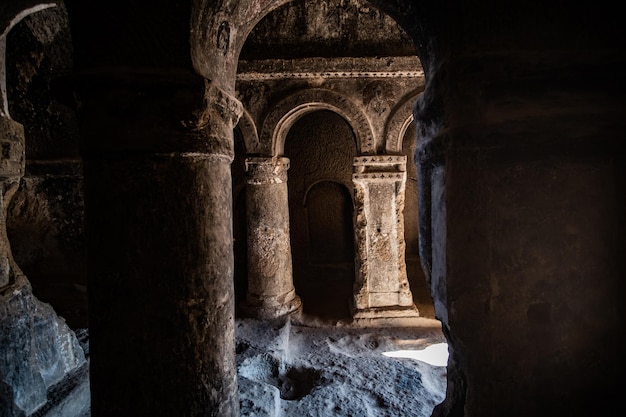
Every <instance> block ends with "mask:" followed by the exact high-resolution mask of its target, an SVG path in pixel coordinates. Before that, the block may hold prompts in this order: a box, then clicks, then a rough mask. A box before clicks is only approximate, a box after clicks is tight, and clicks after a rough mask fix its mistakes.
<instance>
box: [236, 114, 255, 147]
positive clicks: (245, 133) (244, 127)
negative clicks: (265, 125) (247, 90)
mask: <svg viewBox="0 0 626 417" xmlns="http://www.w3.org/2000/svg"><path fill="white" fill-rule="evenodd" d="M237 125H238V126H239V130H240V131H241V136H242V137H243V143H244V147H245V150H246V154H253V153H259V151H260V149H259V133H258V132H257V128H256V124H255V123H254V120H253V119H252V116H251V115H250V113H249V112H248V111H247V110H245V109H244V110H243V114H242V115H241V117H240V118H239V123H238V124H237Z"/></svg>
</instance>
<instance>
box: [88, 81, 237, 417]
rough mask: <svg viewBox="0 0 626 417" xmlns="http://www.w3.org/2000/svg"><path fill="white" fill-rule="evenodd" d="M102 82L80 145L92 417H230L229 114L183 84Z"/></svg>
mask: <svg viewBox="0 0 626 417" xmlns="http://www.w3.org/2000/svg"><path fill="white" fill-rule="evenodd" d="M111 81H112V82H111V83H110V84H109V85H107V84H106V82H105V81H103V82H102V85H105V86H107V87H108V88H105V89H103V90H101V91H97V92H96V94H95V95H93V94H92V95H90V96H88V97H86V99H85V103H86V105H85V106H86V107H85V113H84V124H83V125H84V131H83V132H82V134H83V139H84V140H85V145H84V149H83V155H84V176H85V222H86V227H85V229H86V233H87V267H88V275H89V314H90V343H91V345H90V348H91V391H92V415H93V416H94V417H98V416H121V415H150V416H174V415H176V416H219V417H235V416H237V415H238V412H239V403H238V395H237V379H236V367H235V353H234V352H235V349H234V286H233V249H232V195H231V174H230V162H231V161H232V143H233V136H232V128H233V125H234V123H236V118H237V116H238V115H237V114H236V113H233V112H232V111H231V110H230V109H235V110H236V109H237V107H238V102H237V101H236V100H235V99H234V98H232V97H230V96H229V95H228V94H227V93H225V92H223V91H221V90H219V89H217V88H216V87H214V86H211V85H210V84H209V85H207V88H206V92H205V97H202V91H203V88H204V87H203V85H202V82H203V81H202V80H196V79H194V80H190V81H188V84H185V83H178V82H170V80H169V79H160V78H156V79H147V78H145V77H138V78H136V79H133V80H132V82H131V84H130V85H125V84H123V83H122V82H119V83H118V82H116V81H115V80H111ZM124 82H128V81H127V80H124ZM174 92H175V93H174ZM203 100H205V101H206V103H207V105H206V106H204V105H203V104H202V102H203ZM120 105H122V106H126V105H129V106H130V108H132V111H133V112H134V116H133V117H132V118H129V117H126V116H125V112H124V111H123V110H124V109H121V110H120V109H119V107H120ZM201 105H202V106H204V108H203V111H202V112H200V113H196V114H200V117H198V120H197V122H196V123H195V124H194V123H186V124H185V125H183V124H181V123H180V120H181V119H180V117H182V114H191V113H192V109H193V108H197V106H201ZM126 111H130V109H127V110H126ZM178 112H181V113H180V114H179V113H178ZM185 126H186V127H185Z"/></svg>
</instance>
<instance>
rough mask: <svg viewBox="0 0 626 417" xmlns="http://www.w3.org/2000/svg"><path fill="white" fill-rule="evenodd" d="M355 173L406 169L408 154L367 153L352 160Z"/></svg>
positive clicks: (402, 170) (390, 171) (401, 170)
mask: <svg viewBox="0 0 626 417" xmlns="http://www.w3.org/2000/svg"><path fill="white" fill-rule="evenodd" d="M352 170H353V172H354V173H358V174H362V173H373V174H376V173H381V172H388V173H393V172H404V171H406V155H367V156H357V157H355V158H354V160H353V161H352Z"/></svg>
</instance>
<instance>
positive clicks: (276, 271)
mask: <svg viewBox="0 0 626 417" xmlns="http://www.w3.org/2000/svg"><path fill="white" fill-rule="evenodd" d="M288 169H289V159H288V158H283V157H250V158H247V159H246V210H247V225H248V293H247V295H246V300H245V302H244V303H243V305H242V308H243V310H244V312H245V313H246V314H247V315H250V316H253V317H258V318H274V317H279V316H283V315H286V314H291V313H294V312H298V311H300V308H301V305H302V303H301V301H300V297H298V296H297V295H296V292H295V289H294V286H293V275H292V274H293V270H292V263H291V243H290V237H289V202H288V194H287V170H288Z"/></svg>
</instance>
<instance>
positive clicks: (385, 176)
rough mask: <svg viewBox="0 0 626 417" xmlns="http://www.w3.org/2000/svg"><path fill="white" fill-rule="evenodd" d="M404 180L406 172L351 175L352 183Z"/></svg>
mask: <svg viewBox="0 0 626 417" xmlns="http://www.w3.org/2000/svg"><path fill="white" fill-rule="evenodd" d="M405 178H406V172H359V173H355V174H352V180H353V181H363V180H366V181H379V182H391V181H402V180H404V179H405Z"/></svg>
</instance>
